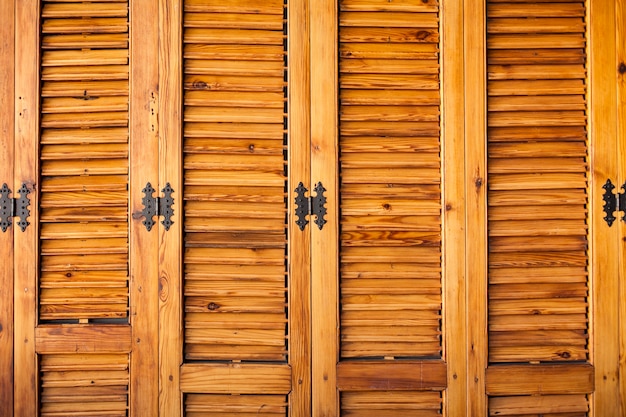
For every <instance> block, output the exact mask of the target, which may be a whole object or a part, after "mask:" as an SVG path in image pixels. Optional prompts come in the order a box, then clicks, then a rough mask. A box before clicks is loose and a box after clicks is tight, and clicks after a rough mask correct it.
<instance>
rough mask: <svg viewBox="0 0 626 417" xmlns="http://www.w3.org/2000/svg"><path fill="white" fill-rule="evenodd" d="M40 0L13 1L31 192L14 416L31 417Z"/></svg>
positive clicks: (21, 168)
mask: <svg viewBox="0 0 626 417" xmlns="http://www.w3.org/2000/svg"><path fill="white" fill-rule="evenodd" d="M39 3H40V2H39V1H23V2H16V3H15V6H16V8H15V27H19V28H23V30H19V31H17V33H16V38H15V45H16V47H15V68H20V70H19V71H16V72H15V97H16V101H15V113H14V114H15V149H20V150H21V151H20V152H19V154H17V155H16V158H15V178H14V180H15V182H16V183H19V184H21V183H26V184H27V186H28V189H29V190H30V191H31V193H30V194H29V197H30V217H29V218H28V221H29V223H30V225H29V226H28V228H27V229H26V231H25V232H23V233H22V232H21V231H20V232H19V233H15V235H14V239H15V240H14V253H19V254H20V256H19V257H17V258H16V259H15V261H14V266H15V270H14V271H15V281H14V284H15V286H14V288H15V293H14V294H15V298H14V311H15V317H19V323H20V325H19V326H16V327H15V329H14V336H15V339H14V340H15V350H14V368H13V369H14V410H13V411H14V414H15V415H19V416H24V417H35V416H36V415H37V405H38V400H39V392H38V389H37V387H38V385H37V384H38V376H37V363H38V361H37V356H36V354H35V326H36V324H37V315H36V314H37V293H38V289H37V262H35V261H34V260H36V259H38V255H39V254H38V232H39V230H38V229H39V222H38V217H39V210H38V205H39V198H38V192H37V190H38V189H39V184H38V178H39V175H38V170H39V163H38V158H37V155H38V137H39V78H38V68H39V56H40V51H39V35H38V33H39V10H40V4H39Z"/></svg>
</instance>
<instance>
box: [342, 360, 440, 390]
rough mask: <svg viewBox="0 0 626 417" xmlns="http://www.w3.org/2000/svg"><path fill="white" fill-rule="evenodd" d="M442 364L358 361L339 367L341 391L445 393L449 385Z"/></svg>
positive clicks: (437, 362) (343, 363)
mask: <svg viewBox="0 0 626 417" xmlns="http://www.w3.org/2000/svg"><path fill="white" fill-rule="evenodd" d="M446 368H447V367H446V364H445V362H443V361H434V360H433V361H378V362H372V361H358V362H340V363H339V364H338V365H337V388H338V389H339V391H392V390H402V391H406V390H410V391H420V390H428V391H443V390H444V389H445V388H446V385H447V371H446Z"/></svg>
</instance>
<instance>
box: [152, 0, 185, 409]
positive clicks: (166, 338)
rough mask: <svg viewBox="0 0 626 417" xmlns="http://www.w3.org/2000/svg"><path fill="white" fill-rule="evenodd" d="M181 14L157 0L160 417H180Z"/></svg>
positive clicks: (169, 0)
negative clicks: (167, 202)
mask: <svg viewBox="0 0 626 417" xmlns="http://www.w3.org/2000/svg"><path fill="white" fill-rule="evenodd" d="M182 13H183V7H182V3H181V2H180V1H176V0H160V1H159V106H158V108H159V125H158V133H159V188H162V187H164V186H165V184H167V183H170V185H171V187H172V188H173V189H174V194H173V197H174V206H173V208H174V216H173V218H172V221H173V222H174V224H173V225H172V226H171V227H170V229H169V230H167V231H166V230H165V229H164V228H163V227H162V225H161V224H160V223H159V234H160V236H159V276H158V280H159V413H160V415H162V416H172V417H175V416H180V415H182V398H181V396H182V394H181V392H180V366H181V365H182V361H183V359H182V340H183V331H182V329H183V325H182V311H181V305H182V304H181V303H182V293H181V291H182V265H181V256H180V254H181V253H182V230H183V228H182V224H183V223H182V219H183V217H182V212H183V204H182V203H183V197H182V196H183V193H182V191H183V181H182V165H181V164H182V149H183V144H182V137H181V135H182V125H181V113H182V65H181V63H182V60H183V56H182V49H181V48H182V32H181V29H182V26H181V22H182Z"/></svg>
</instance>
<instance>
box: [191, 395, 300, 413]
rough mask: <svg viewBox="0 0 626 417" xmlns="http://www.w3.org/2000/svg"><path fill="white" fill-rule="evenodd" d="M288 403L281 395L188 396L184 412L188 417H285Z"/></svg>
mask: <svg viewBox="0 0 626 417" xmlns="http://www.w3.org/2000/svg"><path fill="white" fill-rule="evenodd" d="M287 405H288V402H287V400H286V398H285V396H282V395H214V394H188V395H187V396H185V404H184V410H185V415H186V416H189V417H200V416H203V415H206V413H211V415H219V416H222V415H224V416H226V415H229V416H242V417H243V416H252V415H255V416H275V417H279V416H286V415H287V409H288V407H287Z"/></svg>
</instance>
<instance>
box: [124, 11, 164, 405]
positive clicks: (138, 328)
mask: <svg viewBox="0 0 626 417" xmlns="http://www.w3.org/2000/svg"><path fill="white" fill-rule="evenodd" d="M158 6H159V4H158V2H156V1H152V2H136V1H135V2H131V3H130V4H129V14H130V16H133V19H132V20H131V27H130V44H131V45H132V46H133V52H132V54H131V55H130V61H129V65H130V86H131V94H130V102H129V103H130V121H129V126H130V132H129V133H130V138H129V172H131V173H132V175H131V176H130V178H129V205H130V213H129V219H130V218H132V220H131V222H130V230H129V240H130V250H129V256H130V259H131V262H130V282H129V293H130V306H129V307H130V324H131V327H132V352H131V355H130V375H131V376H132V377H131V380H130V387H129V396H130V397H129V413H130V414H131V415H140V414H145V415H158V406H159V398H158V396H159V320H158V317H159V291H158V286H159V262H157V260H158V259H159V233H158V232H157V231H156V230H152V232H148V231H147V230H146V228H145V227H144V225H143V224H142V221H143V220H144V219H143V218H141V217H140V216H137V215H135V214H136V213H141V210H142V208H143V206H142V201H141V200H142V198H143V196H144V194H143V193H142V192H141V190H142V189H143V188H144V187H145V186H146V183H147V182H150V183H151V184H152V185H153V186H156V185H159V186H160V185H161V184H159V172H158V163H159V159H158V151H157V150H158V149H159V123H158V114H159V108H158V105H159V93H158V91H159V89H158V82H159V78H158V53H159V50H158V45H159V40H158V33H159V32H158V22H159V20H158V15H159V8H158ZM148 149H150V150H152V151H151V152H146V150H148ZM155 188H157V189H158V190H159V191H157V193H159V195H160V194H161V193H160V187H158V186H157V187H155Z"/></svg>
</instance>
